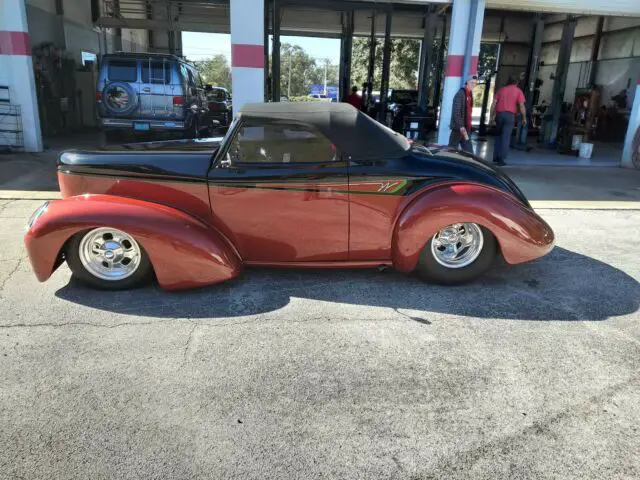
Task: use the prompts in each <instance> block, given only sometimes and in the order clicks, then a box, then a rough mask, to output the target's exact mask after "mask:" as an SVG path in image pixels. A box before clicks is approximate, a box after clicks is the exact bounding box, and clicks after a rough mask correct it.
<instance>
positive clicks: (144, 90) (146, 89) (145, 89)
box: [142, 87, 151, 93]
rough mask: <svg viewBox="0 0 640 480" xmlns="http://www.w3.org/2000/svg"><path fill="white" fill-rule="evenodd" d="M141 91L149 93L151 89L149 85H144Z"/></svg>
mask: <svg viewBox="0 0 640 480" xmlns="http://www.w3.org/2000/svg"><path fill="white" fill-rule="evenodd" d="M142 91H143V92H145V93H149V92H150V91H151V89H150V88H149V87H145V88H143V89H142Z"/></svg>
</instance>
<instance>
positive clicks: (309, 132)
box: [229, 122, 338, 164]
mask: <svg viewBox="0 0 640 480" xmlns="http://www.w3.org/2000/svg"><path fill="white" fill-rule="evenodd" d="M229 154H230V155H231V161H232V162H233V163H240V164H248V163H252V164H255V163H264V164H278V163H283V164H288V163H293V164H298V163H327V162H335V161H337V160H338V155H337V152H336V149H335V147H334V146H333V144H332V143H331V141H329V139H328V138H327V137H325V136H324V135H323V134H322V133H321V132H320V131H318V130H317V129H316V128H315V127H313V126H312V125H309V124H305V123H297V122H277V123H275V122H274V123H258V122H245V123H243V124H242V126H241V127H240V130H239V132H238V134H237V136H236V138H235V140H234V142H233V143H232V148H231V149H230V151H229Z"/></svg>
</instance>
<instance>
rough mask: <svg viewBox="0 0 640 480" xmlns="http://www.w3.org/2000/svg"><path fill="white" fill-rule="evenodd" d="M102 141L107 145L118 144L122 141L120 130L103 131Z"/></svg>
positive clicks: (122, 133)
mask: <svg viewBox="0 0 640 480" xmlns="http://www.w3.org/2000/svg"><path fill="white" fill-rule="evenodd" d="M104 139H105V142H106V143H107V144H120V143H122V142H123V141H124V132H123V131H122V130H105V132H104Z"/></svg>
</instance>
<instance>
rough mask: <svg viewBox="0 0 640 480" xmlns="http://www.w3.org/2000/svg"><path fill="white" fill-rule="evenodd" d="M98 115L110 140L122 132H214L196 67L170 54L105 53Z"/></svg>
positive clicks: (100, 79)
mask: <svg viewBox="0 0 640 480" xmlns="http://www.w3.org/2000/svg"><path fill="white" fill-rule="evenodd" d="M96 101H97V102H98V114H99V116H100V117H101V119H102V126H103V128H104V130H105V133H106V135H107V137H108V138H110V137H111V138H113V137H116V136H118V134H121V133H123V132H155V131H165V132H167V131H170V132H179V133H181V134H182V135H183V136H187V137H190V138H191V137H195V138H198V137H200V136H201V135H202V134H205V135H207V134H209V133H210V131H211V127H212V124H211V115H210V113H209V109H208V104H207V98H206V92H205V88H204V84H203V83H202V79H201V78H200V75H199V74H198V72H197V70H196V69H195V67H194V66H193V65H191V64H189V63H187V62H185V61H184V60H182V59H181V58H180V57H177V56H175V55H168V54H150V53H115V54H109V55H104V56H103V57H102V62H101V64H100V72H99V74H98V83H97V86H96Z"/></svg>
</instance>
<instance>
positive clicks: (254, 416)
mask: <svg viewBox="0 0 640 480" xmlns="http://www.w3.org/2000/svg"><path fill="white" fill-rule="evenodd" d="M37 205H38V202H32V201H0V222H1V226H2V228H0V241H1V244H2V247H3V248H2V249H0V385H1V388H0V445H1V446H2V447H1V448H0V478H11V479H13V478H16V479H20V478H24V479H48V480H50V479H89V478H90V479H102V478H104V479H116V478H117V479H129V478H141V479H151V478H157V479H160V478H162V479H165V478H166V479H208V478H211V479H228V478H232V479H281V478H282V479H312V478H323V479H324V478H331V479H333V478H335V479H359V478H362V479H373V478H375V479H378V478H385V479H387V478H391V479H412V480H417V479H428V478H446V479H451V478H464V479H468V478H490V479H519V478H522V479H524V478H527V479H530V478H561V479H571V478H573V479H603V478H607V479H611V478H620V479H623V478H624V479H627V478H638V477H640V460H639V458H640V457H639V456H638V454H637V453H638V452H640V427H639V425H640V324H639V320H640V313H639V311H638V309H639V306H640V284H639V283H638V280H639V279H640V260H639V259H638V258H639V254H640V242H639V241H638V238H640V211H588V212H586V211H578V210H572V211H561V210H547V211H543V212H541V213H542V215H543V217H544V218H545V219H546V220H547V221H548V222H549V223H550V224H551V225H552V227H553V228H554V229H555V231H556V233H557V237H558V247H557V248H556V249H555V250H554V251H553V252H552V253H551V254H550V255H549V256H548V257H546V258H544V259H542V260H540V261H537V262H533V263H531V264H528V265H523V266H520V267H517V268H507V267H505V266H500V265H497V266H496V269H495V270H494V271H493V272H492V273H491V274H490V275H488V276H486V277H485V278H484V279H483V280H482V281H481V282H478V283H475V284H472V285H468V286H464V287H457V288H443V287H436V286H432V285H426V284H423V283H421V282H420V281H419V280H417V279H416V278H413V277H411V276H404V275H400V274H397V273H394V272H392V271H387V272H382V273H380V272H376V271H357V270H356V271H354V270H346V271H345V270H340V271H303V272H300V271H279V270H254V271H249V272H246V274H244V275H243V276H242V277H241V278H239V279H237V280H235V281H233V282H231V283H228V284H223V285H218V286H213V287H210V288H204V289H200V290H195V291H191V292H182V293H166V292H163V291H161V290H159V289H158V288H157V287H155V286H150V287H147V288H144V289H141V290H137V291H133V292H117V293H108V292H96V291H92V290H88V289H86V288H84V287H82V286H81V285H78V284H76V283H75V282H74V281H70V274H69V271H68V269H67V268H66V266H63V267H62V268H61V269H60V270H59V271H58V272H57V273H56V274H55V275H54V276H53V277H52V278H51V279H50V281H48V282H47V283H45V284H39V283H38V282H37V281H36V280H35V278H34V277H33V275H32V273H31V271H30V267H29V264H28V260H27V259H26V258H25V257H24V253H25V252H24V249H23V247H22V244H21V235H22V231H23V225H24V223H25V222H26V218H27V217H28V215H29V214H30V213H31V211H32V210H33V209H34V208H35V207H36V206H37Z"/></svg>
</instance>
